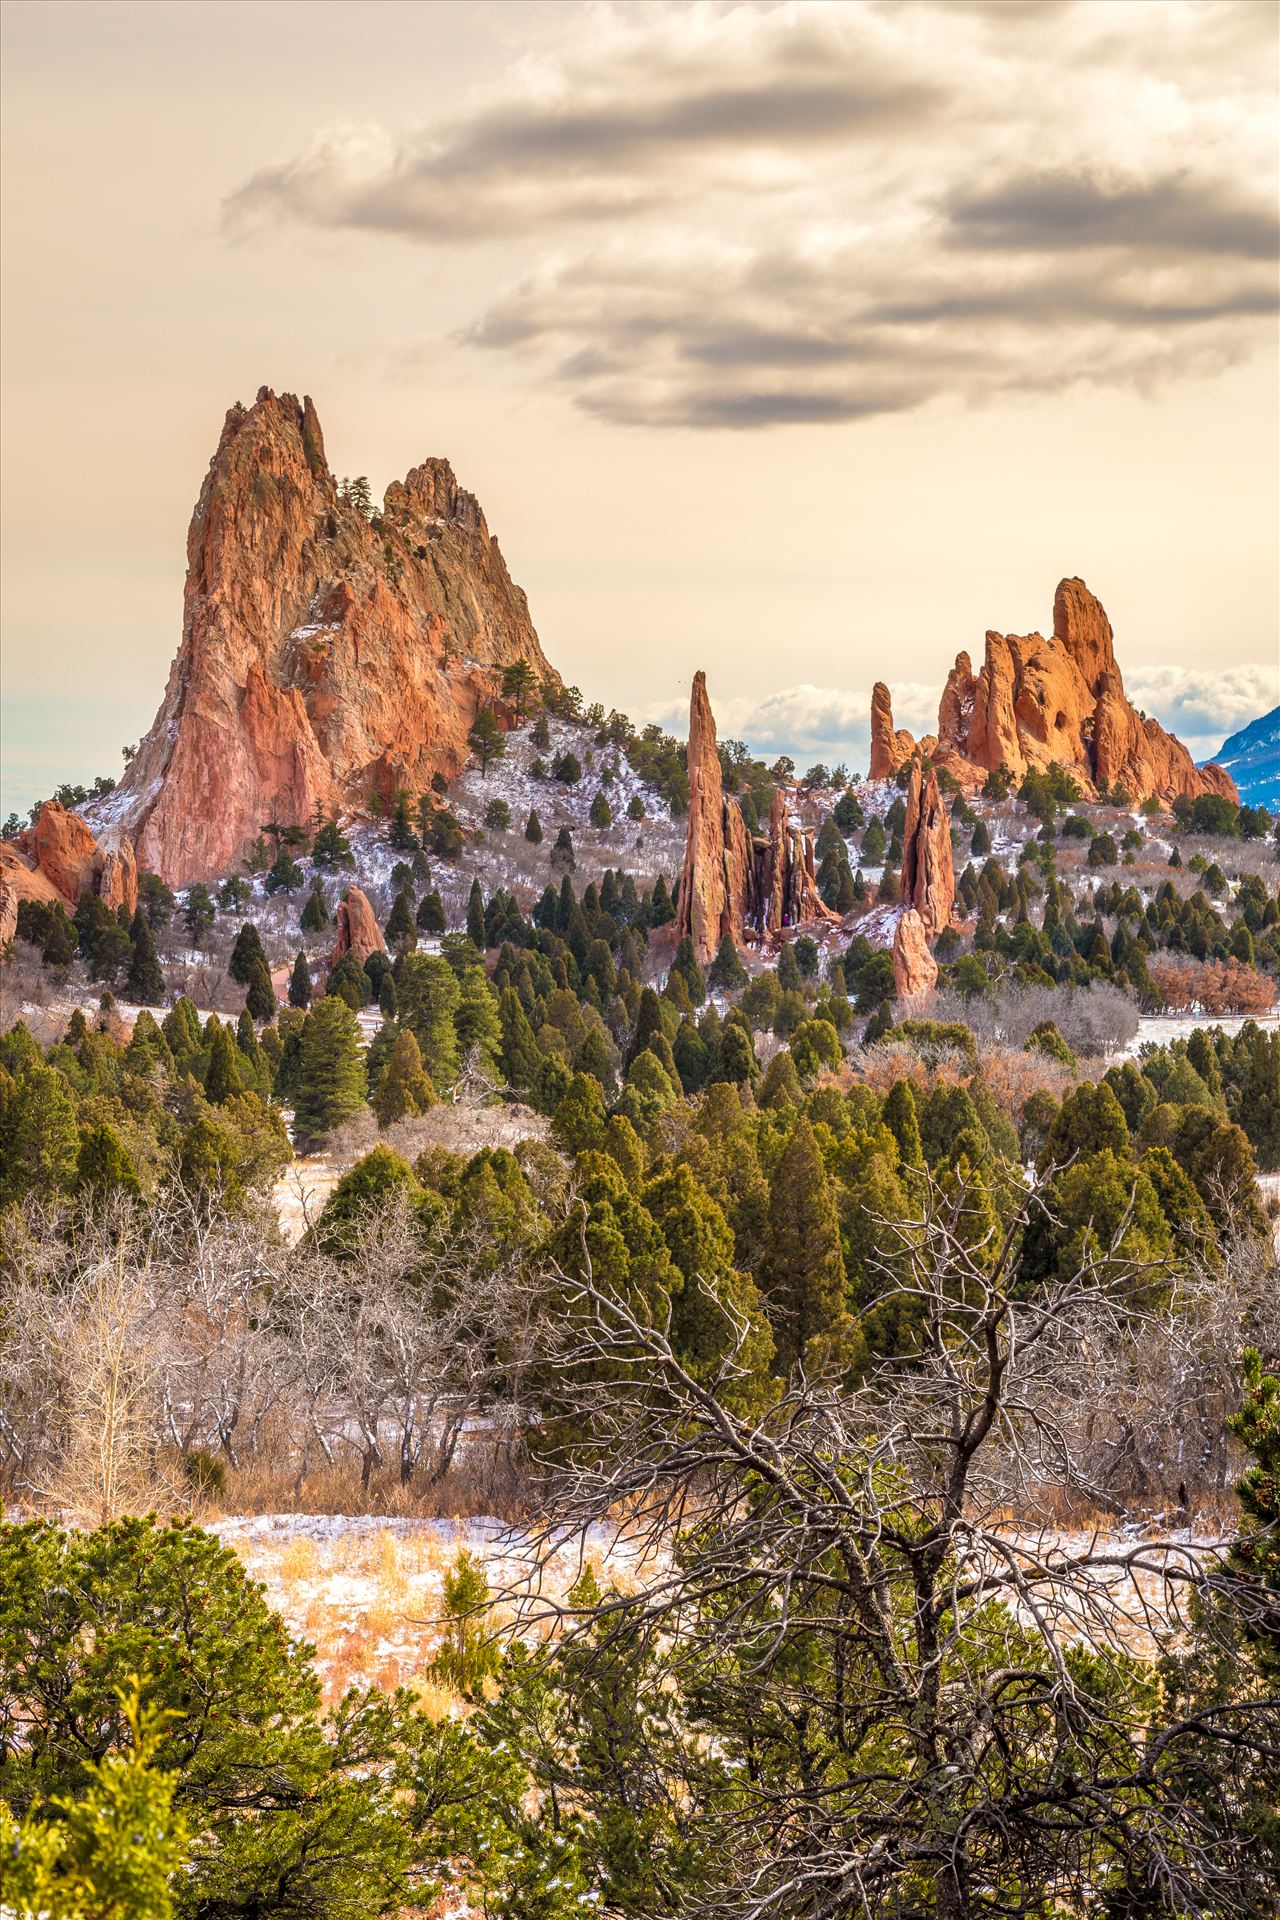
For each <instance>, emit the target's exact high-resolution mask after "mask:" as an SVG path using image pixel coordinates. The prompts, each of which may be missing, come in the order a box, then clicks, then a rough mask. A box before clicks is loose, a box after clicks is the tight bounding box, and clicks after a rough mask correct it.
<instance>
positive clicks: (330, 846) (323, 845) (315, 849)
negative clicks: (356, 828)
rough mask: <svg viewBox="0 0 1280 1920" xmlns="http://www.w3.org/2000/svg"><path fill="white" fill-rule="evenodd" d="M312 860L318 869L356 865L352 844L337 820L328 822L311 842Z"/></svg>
mask: <svg viewBox="0 0 1280 1920" xmlns="http://www.w3.org/2000/svg"><path fill="white" fill-rule="evenodd" d="M311 858H312V859H313V860H314V861H315V863H316V865H317V866H318V867H350V866H354V864H355V855H354V854H353V853H352V851H351V842H350V841H349V840H348V838H347V836H346V834H345V833H344V832H343V831H342V828H341V827H340V826H339V825H338V823H337V821H336V820H326V821H325V822H324V824H323V826H321V827H320V828H319V829H318V830H317V832H316V837H315V839H314V840H313V841H312V842H311Z"/></svg>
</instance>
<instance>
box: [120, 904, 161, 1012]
mask: <svg viewBox="0 0 1280 1920" xmlns="http://www.w3.org/2000/svg"><path fill="white" fill-rule="evenodd" d="M129 938H130V939H131V940H132V941H133V959H132V960H131V961H130V962H129V973H128V977H127V979H126V982H125V984H126V987H127V989H128V992H129V997H130V998H131V999H132V1000H136V1001H137V1002H138V1004H139V1005H140V1006H143V1007H159V1006H163V1005H164V974H163V973H162V972H161V969H160V960H159V957H158V955H157V953H156V937H155V934H154V933H153V932H152V931H151V922H150V921H149V920H148V918H147V916H146V914H145V913H144V912H143V911H142V908H141V907H139V908H138V910H137V912H136V913H135V914H134V916H133V921H132V924H131V925H130V928H129Z"/></svg>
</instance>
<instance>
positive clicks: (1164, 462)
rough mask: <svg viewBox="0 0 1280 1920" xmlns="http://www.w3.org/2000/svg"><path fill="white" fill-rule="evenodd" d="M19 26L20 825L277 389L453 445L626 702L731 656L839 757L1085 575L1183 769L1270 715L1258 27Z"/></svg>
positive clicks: (72, 750) (1273, 623)
mask: <svg viewBox="0 0 1280 1920" xmlns="http://www.w3.org/2000/svg"><path fill="white" fill-rule="evenodd" d="M0 17H2V21H3V39H4V46H3V55H4V58H3V92H4V100H3V106H4V115H3V135H4V165H3V193H4V209H3V248H4V261H3V265H4V273H3V284H2V293H3V335H2V341H0V345H2V351H3V415H2V433H3V445H2V451H3V463H4V470H3V481H4V490H3V509H4V521H3V593H4V604H3V614H4V623H3V659H2V664H3V680H2V687H3V749H4V755H3V759H4V766H3V772H4V799H3V807H4V809H5V810H6V811H7V809H8V807H9V806H11V805H14V806H18V807H25V806H26V805H28V804H29V803H30V802H31V801H32V800H33V799H35V798H38V797H39V796H40V795H41V794H42V793H44V792H47V791H48V790H49V788H50V787H51V786H52V784H53V783H54V781H56V780H57V779H60V778H64V777H71V778H85V777H89V776H92V775H93V774H94V773H96V772H100V771H101V772H110V773H116V772H118V771H119V753H120V748H121V746H122V745H123V744H124V743H125V741H127V740H134V739H136V738H137V737H138V735H139V734H140V732H141V731H142V730H143V729H144V728H145V727H146V726H147V725H149V723H150V721H151V719H152V717H153V714H154V712H155V709H156V707H157V705H158V703H159V700H160V695H161V692H162V689H163V684H164V678H165V674H166V671H167V669H168V665H169V661H170V659H171V657H172V654H173V652H174V650H175V647H176V645H177V641H178V638H179V632H180V617H181V590H182V577H183V570H184V543H185V534H186V526H187V520H188V517H189V514H190V510H191V506H192V503H193V501H194V499H195V495H196V492H197V490H198V487H199V484H200V480H201V477H202V475H203V472H204V469H205V466H206V464H207V461H208V458H209V456H210V454H211V452H212V450H213V447H214V445H215V443H216V440H217V436H218V431H219V428H220V424H221V420H222V415H223V413H224V411H225V409H226V407H227V406H228V405H229V404H230V403H231V401H233V400H235V399H237V398H239V399H243V400H246V401H247V400H251V399H252V397H253V393H254V391H255V390H256V389H257V387H258V386H259V385H261V384H263V383H264V382H265V383H268V384H270V385H272V386H274V387H276V388H277V389H281V388H288V389H292V390H293V391H296V392H298V393H302V392H309V393H311V394H312V395H313V396H314V398H315V401H316V404H317V407H318V409H319V412H320V417H321V420H322V423H323V425H324V429H325V434H326V440H327V444H328V451H329V456H330V461H331V463H332V465H333V466H334V468H335V470H336V471H337V472H339V473H357V472H366V473H368V475H369V476H370V479H371V481H372V482H373V484H374V487H375V489H376V490H377V491H379V492H380V491H381V489H382V488H383V487H384V486H385V485H386V484H387V482H388V481H389V480H391V479H393V478H397V477H399V476H401V475H402V474H403V473H404V472H405V470H406V469H407V468H408V467H409V466H410V465H411V464H414V463H415V462H417V461H418V460H420V459H422V458H423V457H425V456H426V455H428V454H446V455H448V457H449V458H450V459H451V460H452V461H453V464H454V466H455V468H456V470H457V472H458V474H459V477H460V479H461V480H462V482H463V484H464V485H466V486H468V487H470V488H472V489H473V490H474V491H475V492H476V493H477V494H478V495H479V498H480V500H481V502H482V504H483V505H484V508H485V511H486V514H487V516H488V519H489V524H490V526H491V528H492V529H493V530H494V531H495V532H496V533H497V534H498V536H499V538H500V540H501V542H502V546H503V550H504V552H505V554H506V556H507V560H508V563H509V565H510V567H511V570H512V573H513V575H514V577H515V578H516V579H517V580H519V581H520V583H521V584H522V585H523V586H524V587H525V588H526V590H527V591H528V594H529V597H530V603H531V606H532V609H533V614H534V618H535V621H536V622H537V625H538V628H539V631H540V633H541V636H542V638H543V642H544V645H545V646H546V649H547V651H548V653H549V655H550V656H551V658H552V659H553V660H555V662H556V663H557V665H558V666H560V668H561V669H562V671H563V672H564V673H565V674H566V675H567V676H568V677H569V678H571V679H574V680H576V681H578V683H579V684H580V685H581V686H582V687H583V689H584V691H585V692H586V693H587V694H588V696H589V697H595V698H599V699H602V700H604V701H605V702H606V703H607V704H613V705H618V706H621V707H623V708H625V709H626V710H627V711H629V712H631V713H632V714H633V715H635V716H641V715H646V716H647V715H648V714H651V713H653V714H662V715H664V716H665V715H667V714H672V715H674V714H678V713H679V712H680V711H681V709H682V708H683V705H684V703H685V701H686V700H687V695H688V685H689V680H690V678H691V675H692V673H693V671H694V669H695V668H697V667H699V666H701V667H705V668H706V670H707V673H708V679H709V684H710V688H711V693H712V698H713V702H714V704H715V705H716V708H717V712H718V713H719V714H720V716H721V721H722V731H730V730H735V729H737V730H742V731H745V732H746V733H747V734H748V737H750V738H751V739H752V740H753V741H754V742H756V743H757V744H759V745H761V746H762V747H769V748H771V749H773V750H777V749H778V748H779V747H781V746H782V745H783V744H785V743H787V742H790V743H792V745H793V750H794V751H795V752H796V756H797V758H800V759H805V758H806V757H810V758H811V757H817V755H818V754H819V753H821V754H822V755H823V756H824V757H832V756H833V755H834V754H835V753H836V752H837V751H840V750H843V751H847V753H848V755H849V756H850V757H851V758H853V759H854V760H855V761H856V760H857V757H858V754H859V751H861V752H862V753H863V754H864V755H865V745H864V744H863V742H864V741H865V726H866V699H867V693H868V690H869V688H870V685H871V682H872V681H873V680H875V679H877V678H885V679H887V680H889V681H890V683H891V684H896V685H898V686H901V687H902V688H903V689H904V692H903V695H902V698H901V701H900V710H901V718H902V720H903V722H904V723H910V724H915V725H918V724H920V723H921V721H923V720H924V719H925V718H926V717H927V712H928V708H929V705H930V702H931V701H936V692H934V691H933V690H935V689H936V688H937V686H938V685H939V684H940V682H941V680H942V678H943V677H944V675H945V672H946V669H947V667H948V666H949V664H950V662H951V659H952V658H953V656H954V654H955V652H956V651H957V650H958V649H959V648H961V647H965V648H967V649H968V650H969V651H970V652H971V653H980V652H981V647H982V638H983V633H984V631H985V629H986V628H988V627H996V628H999V629H1001V630H1006V631H1019V632H1021V631H1027V630H1029V629H1031V628H1033V627H1037V626H1039V627H1041V628H1043V626H1044V625H1045V623H1046V622H1047V621H1048V619H1049V618H1050V609H1051V604H1052V596H1053V589H1054V585H1055V583H1056V581H1057V580H1058V578H1059V577H1060V576H1061V575H1063V574H1067V573H1079V574H1082V575H1083V576H1084V578H1085V579H1086V580H1087V581H1088V582H1089V584H1090V586H1092V587H1093V588H1094V590H1095V591H1096V592H1097V593H1099V594H1100V595H1101V597H1102V599H1103V601H1104V603H1105V605H1106V606H1107V609H1108V611H1109V612H1110V614H1111V617H1112V621H1113V624H1114V626H1115V629H1116V635H1117V645H1118V649H1119V653H1120V658H1121V662H1122V664H1123V666H1124V668H1125V670H1126V674H1127V677H1128V680H1129V683H1130V688H1131V691H1133V692H1134V694H1135V697H1137V698H1139V699H1141V700H1142V701H1143V702H1144V704H1146V705H1147V706H1148V708H1149V709H1150V710H1151V711H1154V712H1157V713H1159V714H1160V716H1161V718H1163V719H1165V720H1166V721H1167V722H1168V723H1169V724H1171V725H1174V726H1175V727H1177V728H1178V729H1179V730H1180V731H1182V732H1183V733H1184V734H1185V735H1186V736H1187V737H1189V738H1190V739H1192V741H1193V742H1194V743H1195V745H1196V746H1197V749H1198V750H1199V751H1206V752H1207V751H1208V750H1209V749H1210V748H1211V747H1212V746H1214V745H1216V744H1217V739H1218V738H1220V737H1221V735H1222V734H1223V733H1224V732H1226V731H1230V730H1231V729H1232V728H1234V727H1236V726H1238V725H1240V724H1241V723H1242V722H1243V721H1244V720H1247V719H1248V718H1250V717H1252V715H1253V714H1255V713H1257V712H1260V711H1262V710H1263V709H1264V708H1265V707H1267V706H1269V705H1271V704H1274V702H1275V700H1276V699H1277V697H1280V695H1278V693H1277V679H1280V667H1278V664H1277V603H1278V600H1280V590H1278V581H1280V568H1278V558H1277V534H1276V529H1277V525H1278V524H1280V512H1278V508H1280V501H1278V499H1277V472H1278V470H1280V461H1278V460H1277V453H1278V451H1280V431H1278V422H1280V397H1278V393H1277V364H1276V352H1275V348H1276V319H1275V295H1276V267H1275V252H1274V249H1275V214H1276V188H1275V159H1276V152H1275V147H1276V134H1275V98H1274V75H1275V64H1276V63H1275V23H1276V13H1275V10H1274V9H1272V8H1270V7H1268V6H1259V5H1254V4H1252V3H1251V0H1245V3H1244V4H1243V5H1235V4H1221V5H1219V4H1215V0H1208V3H1207V4H1198V5H1195V6H1179V5H1175V4H1165V3H1164V0H1142V4H1139V5H1137V6H1131V5H1127V4H1121V3H1120V0H1114V3H1113V0H1093V3H1091V4H1086V5H1084V6H1073V5H1062V6H1059V5H1055V4H1052V0H1045V3H1044V4H1041V5H1039V6H1037V7H1033V8H1025V7H1022V6H1016V5H1014V6H1006V7H1001V6H999V5H995V6H989V5H984V4H981V0H975V4H972V5H970V4H960V3H959V0H957V3H956V4H953V5H950V6H946V7H934V6H931V5H928V4H923V3H921V4H911V5H903V4H897V5H895V4H889V5H880V4H868V5H860V4H851V5H839V6H830V7H828V6H822V5H810V6H805V7H790V6H786V5H783V6H778V7H774V6H768V5H760V6H741V7H723V6H709V7H702V6H691V7H684V6H671V7H640V8H634V9H629V8H616V7H595V6H575V7H563V6H558V5H546V6H543V5H527V6H526V5H505V6H503V5H484V4H478V5H469V6H454V5H450V4H442V0H433V4H430V5H421V6H420V5H416V4H413V0H396V3H394V4H379V3H378V0H366V3H365V4H346V0H321V4H313V3H307V4H303V0H288V3H286V4H274V3H273V0H259V3H250V0H219V3H218V4H208V3H206V0H192V3H191V4H171V3H170V0H148V3H147V4H132V3H130V4H116V3H115V0H95V3H94V4H91V5H81V4H78V3H76V0H37V3H36V4H30V3H29V0H6V5H5V7H4V9H3V14H2V16H0ZM913 687H914V688H915V689H916V691H915V692H914V693H912V692H911V691H910V689H911V688H913Z"/></svg>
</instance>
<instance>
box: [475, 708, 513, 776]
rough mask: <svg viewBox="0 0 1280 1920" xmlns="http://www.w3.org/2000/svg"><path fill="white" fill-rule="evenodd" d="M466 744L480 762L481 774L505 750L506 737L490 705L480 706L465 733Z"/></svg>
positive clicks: (487, 769) (485, 771) (486, 771)
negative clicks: (468, 731)
mask: <svg viewBox="0 0 1280 1920" xmlns="http://www.w3.org/2000/svg"><path fill="white" fill-rule="evenodd" d="M467 745H468V746H469V747H470V749H471V751H472V753H474V754H475V756H476V758H477V759H478V760H479V762H480V772H481V775H482V776H483V775H486V774H487V773H488V771H489V763H490V761H491V760H498V759H500V758H501V757H502V755H503V754H504V753H505V752H506V750H507V738H506V735H505V734H504V733H503V731H502V728H501V727H500V726H499V725H498V722H497V720H496V719H495V717H494V714H493V710H492V708H490V707H481V709H480V711H479V713H477V715H476V717H475V720H474V722H473V724H472V727H471V731H470V733H469V734H468V735H467Z"/></svg>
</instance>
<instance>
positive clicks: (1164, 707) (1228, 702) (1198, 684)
mask: <svg viewBox="0 0 1280 1920" xmlns="http://www.w3.org/2000/svg"><path fill="white" fill-rule="evenodd" d="M1125 692H1126V693H1127V694H1128V696H1129V698H1130V700H1132V702H1133V704H1134V706H1135V707H1141V708H1142V709H1143V710H1144V711H1145V712H1147V713H1150V714H1153V715H1154V716H1155V718H1156V719H1157V720H1158V721H1159V722H1160V724H1161V726H1164V727H1167V728H1168V729H1169V731H1170V732H1171V733H1176V734H1177V736H1178V738H1179V739H1180V740H1182V741H1184V742H1185V744H1186V745H1187V746H1188V747H1189V748H1190V749H1191V751H1192V753H1193V754H1194V755H1195V757H1196V759H1197V760H1203V759H1205V758H1207V756H1208V755H1209V754H1211V753H1214V752H1216V751H1217V749H1218V748H1219V747H1220V746H1221V745H1222V743H1223V741H1224V740H1225V739H1226V738H1227V736H1228V735H1229V734H1232V733H1235V732H1236V731H1237V730H1238V729H1239V728H1240V727H1243V726H1247V725H1248V723H1249V721H1250V720H1256V719H1257V718H1258V716H1259V715H1260V714H1263V713H1269V712H1270V710H1271V708H1272V707H1274V706H1275V705H1276V704H1277V703H1278V702H1280V666H1266V665H1264V664H1263V663H1262V662H1260V661H1249V662H1246V663H1245V664H1244V665H1243V666H1238V667H1212V668H1211V667H1142V668H1135V669H1134V670H1133V672H1131V673H1127V674H1126V675H1125Z"/></svg>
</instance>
